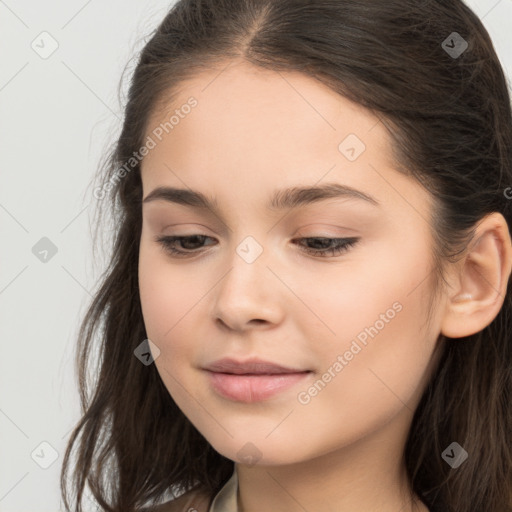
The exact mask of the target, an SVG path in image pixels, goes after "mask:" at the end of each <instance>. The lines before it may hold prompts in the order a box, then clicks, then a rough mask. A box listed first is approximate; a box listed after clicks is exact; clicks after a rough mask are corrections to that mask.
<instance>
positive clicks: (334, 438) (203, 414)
mask: <svg viewBox="0 0 512 512" xmlns="http://www.w3.org/2000/svg"><path fill="white" fill-rule="evenodd" d="M220 69H222V68H219V70H218V71H216V72H205V73H203V74H200V75H196V76H195V77H194V78H193V79H191V80H188V81H186V82H184V83H183V84H182V85H181V87H180V92H179V94H178V95H177V96H175V97H173V101H172V103H169V105H168V108H167V110H166V113H160V114H159V115H154V116H153V117H152V119H151V122H150V123H149V128H148V131H147V133H146V136H149V137H151V139H152V141H153V142H154V143H155V144H151V146H154V147H153V148H152V149H151V150H150V151H149V153H148V154H147V156H146V157H145V159H144V160H143V163H142V181H143V197H144V198H147V200H146V201H145V202H144V204H143V228H142V235H141V244H140V260H139V285H140V298H141V303H142V310H143V316H144V322H145V326H146V330H147V335H148V338H149V339H150V340H151V341H152V342H153V343H154V344H155V345H156V346H157V347H158V349H159V354H158V356H157V357H156V359H155V364H156V366H157V369H158V372H159V374H160V376H161V378H162V380H163V382H164V383H165V386H166V387H167V389H168V390H169V393H170V394H171V396H172V398H173V399H174V400H175V402H176V403H177V404H178V406H179V407H180V408H181V410H182V411H183V412H184V414H185V415H186V416H187V417H188V418H189V419H190V421H191V422H192V423H193V424H194V425H195V426H196V428H197V429H198V430H199V431H200V432H201V433H202V434H203V435H204V437H205V438H206V439H207V440H208V441H209V442H210V444H211V445H212V446H213V447H214V448H215V449H216V450H217V451H218V452H220V453H221V454H223V455H224V456H226V457H228V458H230V459H232V460H236V461H239V462H242V461H247V460H250V457H252V460H253V461H254V462H255V461H259V463H260V464H290V463H295V462H300V461H306V460H308V459H312V458H313V457H316V456H318V455H322V454H327V453H329V452H334V451H336V450H339V449H343V448H348V447H350V446H351V445H354V443H356V442H359V441H361V440H363V439H365V438H369V436H371V435H374V434H376V433H377V432H384V431H389V426H390V425H394V426H395V429H394V432H398V431H399V430H400V428H401V429H402V430H401V432H402V435H403V432H404V430H403V429H404V428H406V426H407V424H408V422H410V420H411V417H412V413H413V411H414V408H415V407H416V404H417V401H418V400H419V398H420V396H421V392H422V390H423V387H424V385H425V384H426V382H427V378H428V372H429V371H430V369H431V366H429V365H431V364H432V354H433V350H434V348H435V344H436V340H437V338H438V334H439V331H440V329H439V322H440V319H439V315H438V314H437V312H436V313H435V314H434V315H433V320H432V322H431V324H430V325H429V326H427V325H426V318H427V304H428V298H429V296H430V295H429V294H431V293H432V290H431V289H430V287H429V286H430V285H429V283H430V282H431V280H430V278H431V277H432V272H431V269H432V267H431V264H432V261H431V258H430V254H431V244H432V238H431V235H430V227H429V224H428V222H427V220H428V219H429V214H430V208H431V202H430V196H429V194H428V193H427V192H426V191H425V190H424V189H422V188H421V187H420V186H419V185H418V184H417V183H416V182H414V181H413V180H412V179H410V178H408V177H405V176H404V175H402V174H400V173H399V172H398V171H397V170H396V167H395V164H394V163H393V159H392V155H391V146H390V139H389V135H388V133H387V132H386V130H385V128H384V126H383V125H382V123H380V122H379V120H378V119H377V118H376V117H374V116H373V115H371V114H370V113H369V112H367V111H365V110H364V109H362V108H361V107H359V106H357V105H355V104H353V103H351V102H349V101H348V100H346V99H345V98H343V97H341V96H339V95H338V94H336V93H334V92H333V91H331V90H330V89H328V88H327V87H325V86H324V85H322V84H320V83H319V82H317V81H316V80H314V79H312V78H309V77H306V76H304V75H301V74H298V73H281V74H279V73H275V72H271V71H266V70H261V69H257V68H254V67H251V66H250V65H248V64H246V63H231V64H230V66H229V67H228V68H226V69H224V71H222V72H220ZM219 72H220V74H219ZM190 97H193V98H194V100H193V101H190V100H189V98H190ZM187 102H188V103H187ZM192 104H193V106H192V107H187V106H186V105H192ZM175 110H176V112H175V113H174V111H175ZM173 113H174V114H175V117H174V119H173V121H171V122H172V126H170V125H169V123H168V124H167V130H162V124H161V123H165V122H166V121H167V122H168V121H169V118H170V116H171V115H173ZM166 131H167V132H168V133H166ZM160 139H161V140H160ZM327 185H330V188H328V189H326V190H327V191H325V190H324V192H317V193H313V192H309V193H307V192H302V193H299V194H298V195H296V197H295V196H294V195H293V194H292V193H289V194H285V193H284V192H282V191H283V190H285V189H296V190H298V189H299V188H310V187H326V186H327ZM159 187H170V188H173V189H184V190H185V191H188V192H190V191H194V192H197V193H200V194H203V195H204V196H206V199H208V200H209V201H211V203H212V204H209V205H208V206H199V205H197V204H196V205H195V206H194V205H189V204H185V203H187V200H186V199H187V198H186V197H185V195H184V194H181V195H180V194H176V193H171V192H168V193H167V194H166V195H160V197H159V196H158V194H153V193H154V191H155V190H156V189H157V188H159ZM343 187H345V193H342V192H343V190H342V189H343ZM347 190H351V191H352V192H351V193H348V192H346V191H347ZM354 191H355V192H354ZM292 192H293V190H292ZM150 194H152V197H153V198H152V199H150V198H149V196H150ZM291 197H295V198H296V199H297V201H296V202H295V203H291V204H289V202H288V203H287V202H286V201H283V200H285V199H287V198H288V199H290V198H291ZM301 200H302V201H301ZM188 202H190V201H188ZM283 202H284V203H285V204H282V203H283ZM165 237H168V238H167V240H168V245H167V246H166V245H165V242H162V241H161V240H162V239H165ZM170 237H185V238H177V239H174V241H173V239H171V238H170ZM187 237H188V238H187ZM172 249H174V250H176V251H181V253H173V252H171V251H172ZM223 358H230V359H232V360H234V361H235V362H238V363H245V362H251V361H252V362H254V361H255V360H262V361H264V362H268V363H273V364H274V365H277V366H278V367H266V366H261V365H260V366H258V365H256V366H250V365H247V366H245V367H243V366H242V367H237V368H235V367H231V366H218V367H216V368H215V370H216V371H210V370H207V369H206V368H208V367H209V368H210V369H212V368H213V367H212V366H211V365H213V364H214V363H215V362H217V361H218V360H220V359H223ZM282 367H284V369H283V368H282ZM237 372H239V373H238V374H237V375H235V374H236V373H237ZM388 435H393V434H392V433H389V434H388ZM248 456H249V459H248V458H247V457H248Z"/></svg>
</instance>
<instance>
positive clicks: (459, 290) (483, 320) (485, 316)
mask: <svg viewBox="0 0 512 512" xmlns="http://www.w3.org/2000/svg"><path fill="white" fill-rule="evenodd" d="M511 268H512V244H511V240H510V233H509V229H508V225H507V221H506V220H505V218H504V217H503V215H501V213H498V212H493V213H491V214H489V215H487V216H485V217H484V218H483V219H482V220H481V221H480V222H479V223H478V224H477V227H476V231H475V236H474V238H473V241H472V242H471V243H470V245H469V247H468V249H467V251H466V253H465V255H464V257H463V258H462V260H461V262H459V265H458V266H457V269H458V276H457V277H456V278H455V286H454V289H455V292H453V290H452V292H451V293H450V294H449V296H448V297H447V302H446V306H445V312H444V316H443V319H442V323H441V333H442V334H444V335H445V336H447V337H449V338H461V337H464V336H470V335H471V334H475V333H477V332H479V331H481V330H482V329H484V328H485V327H487V326H488V325H489V324H490V323H491V322H492V321H493V320H494V319H495V318H496V316H497V315H498V313H499V311H500V309H501V307H502V305H503V302H504V300H505V294H506V291H507V285H508V281H509V277H510V272H511Z"/></svg>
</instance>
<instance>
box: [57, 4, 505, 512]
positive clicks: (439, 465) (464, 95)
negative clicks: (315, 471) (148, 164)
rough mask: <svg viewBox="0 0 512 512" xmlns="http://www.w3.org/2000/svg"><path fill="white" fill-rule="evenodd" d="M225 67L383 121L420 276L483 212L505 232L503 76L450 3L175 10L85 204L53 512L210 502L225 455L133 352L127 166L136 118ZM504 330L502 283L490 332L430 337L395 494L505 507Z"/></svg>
mask: <svg viewBox="0 0 512 512" xmlns="http://www.w3.org/2000/svg"><path fill="white" fill-rule="evenodd" d="M450 38H451V39H450ZM231 59H245V60H246V61H248V62H249V63H251V64H253V65H256V66H261V67H262V68H266V69H270V70H275V71H299V72H301V73H303V74H305V75H309V76H311V77H314V78H316V79H317V80H319V81H320V82H322V83H324V84H326V85H328V86H329V87H330V88H331V89H332V90H334V91H336V92H338V93H339V94H341V95H343V96H345V97H347V98H348V99H350V100H352V101H354V102H356V103H358V104H360V105H362V106H364V107H366V108H367V109H369V110H370V111H371V112H373V113H374V114H376V115H377V116H378V117H379V118H380V119H381V120H382V122H383V123H384V125H385V126H386V128H387V129H388V131H389V135H390V137H391V140H392V143H393V147H394V152H395V158H396V166H397V169H398V170H399V171H400V172H403V173H405V174H407V175H409V176H412V177H413V178H415V179H416V180H417V181H418V183H420V184H421V185H422V186H424V187H425V188H426V189H427V190H428V191H429V192H430V193H431V194H432V197H433V198H434V199H435V211H434V215H433V218H432V224H431V229H432V232H433V235H434V239H435V247H433V249H432V250H433V258H434V261H435V264H436V271H437V273H436V279H437V281H436V283H439V282H441V280H442V279H443V268H444V264H445V263H446V262H449V261H453V260H454V259H456V258H457V255H459V254H460V252H461V251H462V250H463V249H464V248H465V247H467V246H468V243H469V242H470V239H471V236H472V234H473V229H474V227H475V225H476V224H477V223H478V221H479V220H481V219H482V218H483V217H484V216H485V215H487V214H488V213H491V212H500V213H501V214H502V215H503V216H504V217H505V219H506V221H507V223H508V226H509V227H510V226H511V223H512V212H511V201H510V200H508V198H507V197H506V196H507V195H508V194H506V193H505V191H506V189H507V188H508V187H509V186H511V185H512V113H511V102H510V96H509V91H508V88H507V81H506V79H505V76H504V73H503V70H502V67H501V65H500V62H499V59H498V57H497V55H496V53H495V50H494V48H493V45H492V42H491V39H490V37H489V34H488V33H487V31H486V30H485V28H484V26H483V25H482V23H481V21H480V20H479V19H478V18H477V16H476V15H475V14H474V13H473V12H472V11H471V10H470V9H469V8H468V7H467V6H466V5H465V4H464V3H463V2H462V1H461V0H451V1H449V2H443V1H440V0H386V1H382V0H360V1H355V0H314V1H313V0H310V1H306V0H181V1H179V2H178V3H176V4H175V5H174V6H173V7H172V8H171V10H170V11H169V13H168V15H167V16H166V17H165V19H164V20H163V21H162V23H161V24H160V25H159V26H158V28H157V29H156V30H155V32H154V33H153V34H152V35H151V38H150V39H149V41H148V42H147V44H146V45H145V47H144V49H143V51H142V52H141V54H140V57H139V60H138V62H137V65H136V68H135V70H134V73H133V76H132V78H131V83H130V88H129V93H128V97H127V102H126V106H125V116H124V122H123V126H122V132H121V134H120V136H119V138H118V140H117V143H116V144H115V146H114V147H113V148H112V149H111V151H110V153H109V155H108V157H107V158H106V160H105V161H104V164H103V165H102V170H103V173H102V174H98V176H101V177H100V180H101V187H97V189H95V193H94V196H95V198H96V199H97V200H98V204H97V206H98V212H100V211H101V210H102V207H103V204H102V203H105V204H106V205H109V206H110V207H111V218H112V219H113V223H112V226H113V229H112V231H113V236H114V238H113V243H112V248H111V255H110V258H111V261H110V265H109V266H108V268H107V269H106V271H105V274H104V275H103V276H102V281H101V283H100V286H99V287H98V290H97V292H96V293H95V296H94V299H93V301H92V303H91V304H90V307H89V309H88V311H87V314H86V316H85V318H84V319H83V323H82V325H81V328H80V333H79V339H78V349H77V366H78V377H79V385H80V396H81V406H82V411H83V416H82V418H81V420H80V421H79V423H78V425H77V426H76V428H75V429H74V431H73V432H72V435H71V437H70V439H69V443H68V446H67V450H66V454H65V457H64V461H63V467H62V474H61V487H62V495H63V498H64V503H65V506H66V510H73V511H77V512H78V511H81V510H82V508H81V502H82V501H83V499H84V494H83V493H84V489H86V486H88V488H89V489H90V491H91V492H92V494H93V495H94V498H95V499H96V501H97V502H98V503H99V504H100V506H101V507H102V508H103V509H104V510H107V511H112V512H114V511H115V512H121V511H122V512H131V511H135V510H140V508H141V507H142V506H146V505H148V504H154V503H157V502H159V501H161V500H162V499H163V498H164V497H169V493H170V491H173V492H181V491H184V490H188V489H192V488H196V489H201V490H203V491H205V492H207V493H209V494H210V495H213V494H214V493H215V492H217V491H218V490H219V489H220V487H222V485H223V484H224V483H225V482H226V480H227V479H228V478H229V476H230V475H231V473H232V470H233V462H232V461H231V460H229V459H226V458H225V457H223V456H221V455H220V454H219V453H217V452H216V451H215V450H214V449H213V448H212V447H211V446H210V445H209V443H208V442H207V441H206V440H205V439H204V437H203V436H202V435H201V434H200V433H199V432H198V431H197V430H196V429H195V428H194V426H193V425H192V424H191V423H190V421H189V420H188V419H187V418H186V417H185V416H184V415H183V413H182V412H181V411H180V409H179V408H178V407H177V406H176V404H175V403H174V401H173V399H172V398H171V396H170V395H169V392H168V391H167V389H166V388H165V386H164V384H163V382H162V380H161V378H160V376H159V374H158V371H157V369H156V367H155V365H154V364H151V365H148V366H146V365H143V364H141V363H140V361H139V360H137V358H136V357H134V350H135V348H136V347H137V346H139V345H140V343H141V342H142V341H143V340H145V339H146V338H147V336H146V332H145V328H144V322H143V317H142V313H141V305H140V298H139V290H138V252H139V241H140V234H141V220H142V209H141V199H142V185H141V177H140V161H139V160H138V159H135V160H134V159H133V155H134V152H137V151H138V150H139V148H141V147H142V146H143V145H144V144H145V142H146V141H145V140H144V137H145V134H146V133H147V129H148V119H149V117H150V115H151V114H152V113H154V112H155V111H156V109H158V108H161V107H163V106H165V103H164V102H165V101H168V100H169V98H172V93H173V92H174V91H176V90H177V88H178V87H179V84H180V82H182V81H183V80H185V79H186V78H187V77H191V76H193V75H194V74H196V73H198V72H200V71H203V70H206V69H212V68H214V67H215V68H219V69H221V68H220V66H221V65H224V64H223V63H227V62H229V61H230V60H231ZM127 162H131V163H130V165H128V166H127ZM121 170H123V171H122V172H121ZM100 215H102V214H100ZM511 335H512V299H511V293H510V290H507V294H506V297H505V300H504V303H503V306H502V308H501V310H500V312H499V314H498V315H497V317H496V318H495V319H494V321H493V322H492V323H491V324H490V325H489V326H487V327H486V328H485V329H483V330H482V331H480V332H478V333H476V334H474V335H472V336H468V337H467V338H466V339H464V340H461V339H457V340H451V339H450V338H446V337H443V339H442V356H441V358H440V362H439V364H438V366H437V367H436V369H435V371H434V373H433V375H432V378H431V380H430V383H429V384H428V386H427V388H426V389H425V392H424V394H423V397H422V399H421V402H420V404H419V406H418V408H417V410H416V412H415V415H414V418H413V422H412V426H411V430H410V433H409V437H408V440H407V444H406V447H405V448H406V449H405V458H406V467H407V472H408V476H409V479H410V482H411V486H412V488H413V490H414V491H415V492H416V493H417V494H418V495H420V496H422V499H423V500H424V502H425V503H426V504H427V505H428V506H430V507H432V508H434V507H435V508H437V509H440V510H443V511H444V512H451V511H453V512H478V511H480V512H484V511H485V512H489V511H492V512H511V511H512V496H511V494H512V443H511V436H512V404H511V401H512V400H511V399H512V338H511ZM93 351H97V354H98V356H99V357H98V361H93V360H92V355H93V353H94V352H93ZM90 374H92V379H93V381H92V383H89V381H88V379H89V378H90V376H91V375H90ZM453 441H457V442H458V443H459V444H460V445H462V446H463V447H464V449H465V450H466V451H467V452H468V453H469V458H468V459H467V460H466V461H465V462H464V463H463V464H462V465H461V466H460V467H458V468H457V469H452V468H451V467H450V466H449V465H448V464H447V463H446V462H445V461H444V460H442V457H441V454H442V451H443V450H444V449H445V448H446V447H447V446H448V445H450V443H451V442H453ZM74 448H75V449H76V460H73V458H72V455H73V454H74V453H75V452H74ZM71 464H74V467H73V472H72V475H71V476H70V475H69V469H70V466H71ZM68 486H70V487H71V488H72V489H73V491H74V492H73V496H72V498H73V504H72V505H71V503H70V493H69V489H68ZM70 507H73V508H70Z"/></svg>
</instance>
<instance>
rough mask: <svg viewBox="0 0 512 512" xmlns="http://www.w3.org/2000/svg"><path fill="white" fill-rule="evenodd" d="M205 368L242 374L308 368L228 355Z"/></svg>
mask: <svg viewBox="0 0 512 512" xmlns="http://www.w3.org/2000/svg"><path fill="white" fill-rule="evenodd" d="M204 369H205V370H209V371H211V372H217V373H233V374H237V375H243V374H248V373H250V374H260V375H264V374H282V373H303V372H306V371H309V370H302V369H298V368H290V367H287V366H282V365H280V364H276V363H272V362H270V361H264V360H263V359H257V358H253V359H247V360H246V361H237V360H236V359H232V358H230V357H225V358H222V359H218V360H217V361H214V362H213V363H211V364H209V365H207V366H205V367H204Z"/></svg>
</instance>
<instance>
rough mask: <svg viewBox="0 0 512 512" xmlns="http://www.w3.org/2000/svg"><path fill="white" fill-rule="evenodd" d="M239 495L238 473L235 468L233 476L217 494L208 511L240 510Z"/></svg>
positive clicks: (236, 511) (228, 511) (234, 511)
mask: <svg viewBox="0 0 512 512" xmlns="http://www.w3.org/2000/svg"><path fill="white" fill-rule="evenodd" d="M237 495H238V475H237V473H236V468H235V469H234V470H233V474H232V475H231V478H230V479H229V480H228V481H227V482H226V483H225V484H224V487H222V489H221V490H220V491H219V492H218V493H217V494H216V496H215V498H214V499H213V501H212V504H211V506H210V509H209V510H208V512H238V505H237Z"/></svg>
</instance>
